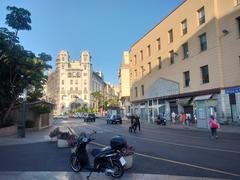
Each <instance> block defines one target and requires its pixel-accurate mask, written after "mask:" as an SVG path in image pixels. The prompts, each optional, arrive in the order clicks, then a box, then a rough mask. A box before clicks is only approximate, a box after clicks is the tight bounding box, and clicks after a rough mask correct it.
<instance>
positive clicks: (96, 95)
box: [91, 91, 103, 111]
mask: <svg viewBox="0 0 240 180" xmlns="http://www.w3.org/2000/svg"><path fill="white" fill-rule="evenodd" d="M91 95H92V96H93V99H94V101H95V102H96V109H97V111H98V110H99V107H100V106H101V102H102V101H103V95H102V93H101V92H100V91H95V92H92V93H91Z"/></svg>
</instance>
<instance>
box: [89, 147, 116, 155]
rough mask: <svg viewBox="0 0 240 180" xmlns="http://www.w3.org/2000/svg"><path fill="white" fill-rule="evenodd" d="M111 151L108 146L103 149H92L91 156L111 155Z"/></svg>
mask: <svg viewBox="0 0 240 180" xmlns="http://www.w3.org/2000/svg"><path fill="white" fill-rule="evenodd" d="M112 151H113V150H112V149H111V148H110V147H109V146H107V147H105V148H94V149H93V150H92V152H91V154H92V156H93V157H96V156H97V155H99V154H102V153H106V154H108V153H112Z"/></svg>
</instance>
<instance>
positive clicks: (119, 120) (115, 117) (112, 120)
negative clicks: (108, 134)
mask: <svg viewBox="0 0 240 180" xmlns="http://www.w3.org/2000/svg"><path fill="white" fill-rule="evenodd" d="M110 123H111V124H113V123H115V124H117V123H120V124H122V118H121V116H119V115H111V116H110V118H107V124H110Z"/></svg>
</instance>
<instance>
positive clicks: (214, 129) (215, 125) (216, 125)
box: [209, 116, 220, 139]
mask: <svg viewBox="0 0 240 180" xmlns="http://www.w3.org/2000/svg"><path fill="white" fill-rule="evenodd" d="M209 126H210V128H211V135H212V138H214V137H215V138H216V139H218V135H217V129H218V128H220V125H219V123H218V122H217V120H216V119H215V118H214V116H211V118H210V119H209Z"/></svg>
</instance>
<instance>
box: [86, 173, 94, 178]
mask: <svg viewBox="0 0 240 180" xmlns="http://www.w3.org/2000/svg"><path fill="white" fill-rule="evenodd" d="M92 172H93V171H90V173H89V175H88V176H87V179H89V177H90V176H91V174H92Z"/></svg>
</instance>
